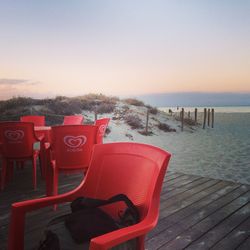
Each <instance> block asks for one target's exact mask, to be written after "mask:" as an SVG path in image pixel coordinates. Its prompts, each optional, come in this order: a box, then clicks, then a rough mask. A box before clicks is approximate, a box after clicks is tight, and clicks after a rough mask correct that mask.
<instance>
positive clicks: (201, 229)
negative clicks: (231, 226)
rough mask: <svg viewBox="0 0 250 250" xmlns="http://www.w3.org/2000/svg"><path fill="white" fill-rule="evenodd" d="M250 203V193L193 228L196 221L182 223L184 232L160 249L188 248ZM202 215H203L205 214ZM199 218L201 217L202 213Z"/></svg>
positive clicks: (180, 225) (200, 221)
mask: <svg viewBox="0 0 250 250" xmlns="http://www.w3.org/2000/svg"><path fill="white" fill-rule="evenodd" d="M249 201H250V192H247V193H245V194H244V195H242V196H241V197H239V198H237V199H235V200H233V201H232V202H230V203H229V204H227V205H225V206H223V207H222V208H220V209H218V210H216V211H214V213H212V214H211V215H208V216H206V217H205V218H203V220H199V221H198V222H197V223H195V224H193V225H192V226H191V224H190V223H193V221H194V220H192V221H190V220H187V221H185V222H184V223H182V222H181V223H180V224H179V225H178V226H179V227H180V228H182V232H179V233H178V236H177V237H174V238H173V239H171V240H170V241H168V242H167V243H165V244H164V245H163V246H161V247H160V248H159V249H183V248H185V247H187V246H188V245H190V243H191V242H192V241H194V240H196V239H197V238H199V237H200V236H202V235H203V234H204V233H206V232H207V231H208V230H210V229H211V228H213V227H214V226H215V225H217V224H218V223H220V222H221V221H222V220H224V219H225V218H226V217H227V216H229V215H231V214H232V213H234V212H235V211H237V210H238V209H239V208H241V207H242V206H244V205H245V204H247V203H248V202H249ZM201 214H202V215H203V212H202V213H201ZM197 217H198V218H199V217H200V213H199V214H198V216H197ZM187 223H188V224H187Z"/></svg>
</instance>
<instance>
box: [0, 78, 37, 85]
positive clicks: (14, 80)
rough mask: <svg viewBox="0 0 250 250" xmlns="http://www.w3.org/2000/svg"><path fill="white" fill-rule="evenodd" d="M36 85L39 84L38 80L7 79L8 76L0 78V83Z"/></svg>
mask: <svg viewBox="0 0 250 250" xmlns="http://www.w3.org/2000/svg"><path fill="white" fill-rule="evenodd" d="M22 84H25V85H36V84H39V82H35V81H31V80H27V79H8V78H0V85H11V86H14V85H22Z"/></svg>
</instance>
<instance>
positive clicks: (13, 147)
mask: <svg viewBox="0 0 250 250" xmlns="http://www.w3.org/2000/svg"><path fill="white" fill-rule="evenodd" d="M0 138H1V139H0V141H1V142H2V154H3V156H4V157H6V158H24V157H29V156H32V155H33V144H34V142H35V141H37V139H36V136H35V133H34V124H33V123H31V122H2V123H0Z"/></svg>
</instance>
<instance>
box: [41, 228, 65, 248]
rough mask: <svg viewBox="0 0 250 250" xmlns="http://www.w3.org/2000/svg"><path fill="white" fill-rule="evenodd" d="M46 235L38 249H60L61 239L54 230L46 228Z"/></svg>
mask: <svg viewBox="0 0 250 250" xmlns="http://www.w3.org/2000/svg"><path fill="white" fill-rule="evenodd" d="M44 236H45V239H44V240H42V241H41V242H40V245H39V247H38V250H60V243H59V239H58V237H57V235H56V234H55V233H54V232H52V231H50V230H46V231H45V232H44Z"/></svg>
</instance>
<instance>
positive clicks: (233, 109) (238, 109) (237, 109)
mask: <svg viewBox="0 0 250 250" xmlns="http://www.w3.org/2000/svg"><path fill="white" fill-rule="evenodd" d="M181 108H184V110H185V111H186V112H188V111H190V112H194V109H195V108H197V109H198V112H203V111H204V108H210V109H212V108H213V109H214V110H215V112H216V113H250V106H226V107H179V108H177V107H160V108H159V109H160V110H162V111H165V112H168V110H169V109H171V110H172V111H173V112H179V111H180V110H181Z"/></svg>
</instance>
